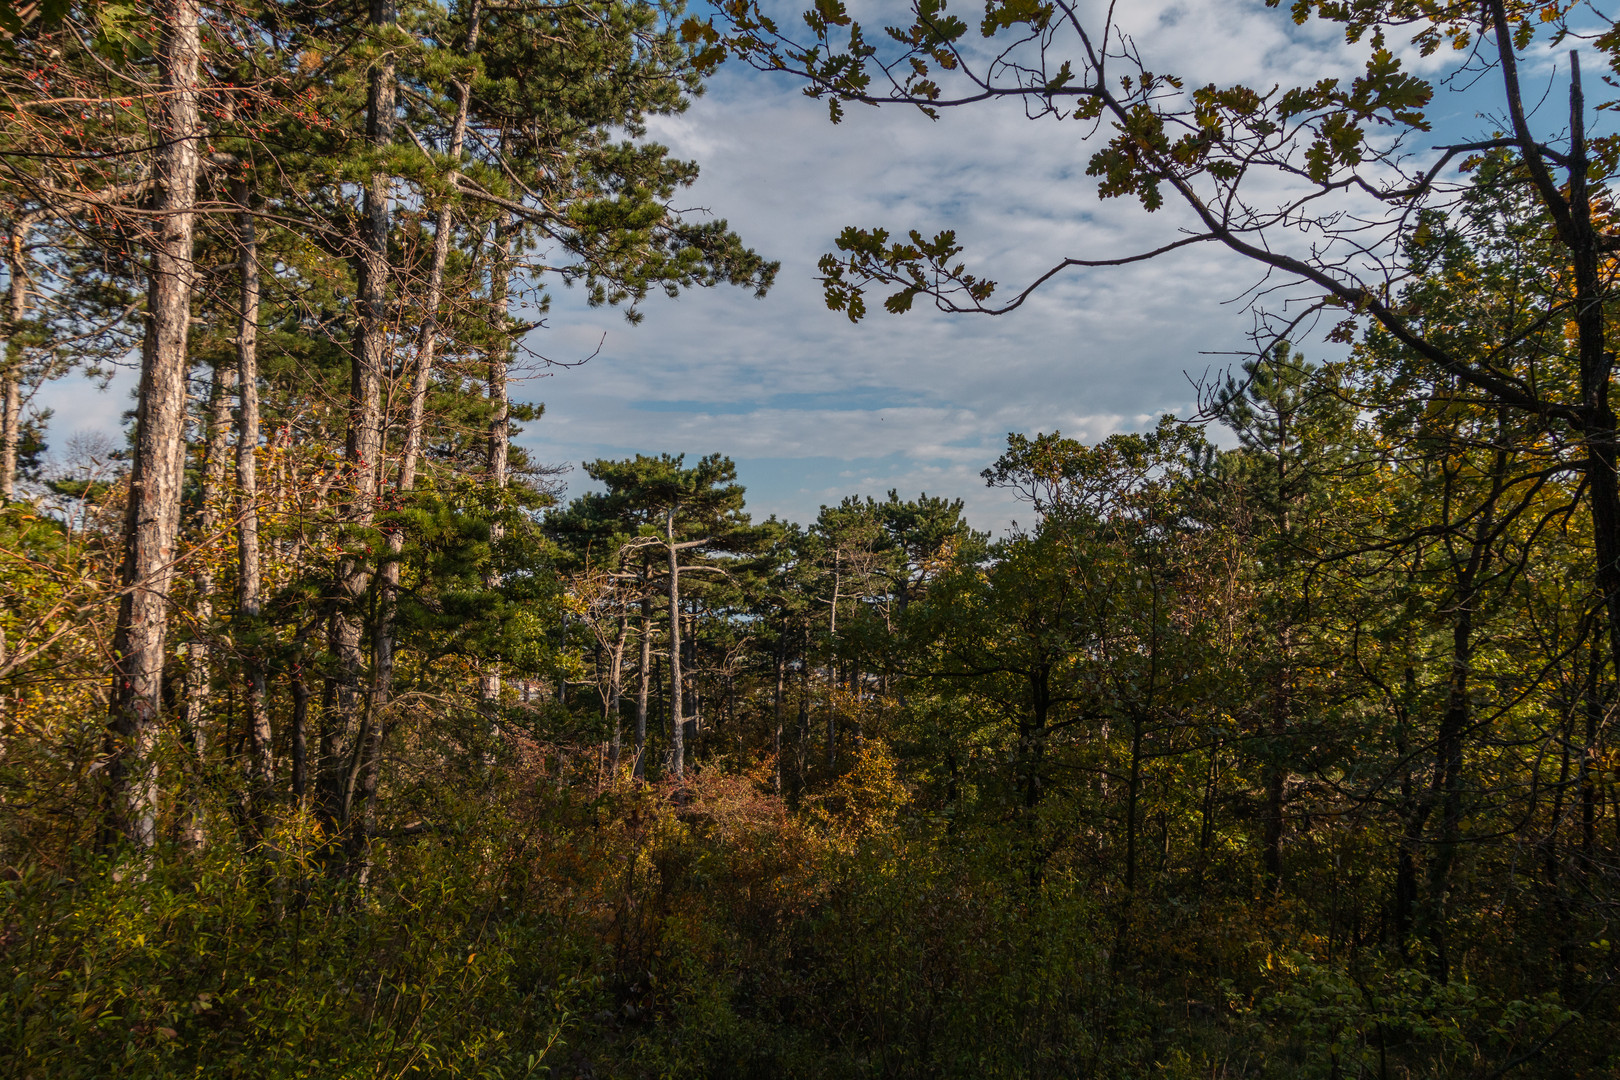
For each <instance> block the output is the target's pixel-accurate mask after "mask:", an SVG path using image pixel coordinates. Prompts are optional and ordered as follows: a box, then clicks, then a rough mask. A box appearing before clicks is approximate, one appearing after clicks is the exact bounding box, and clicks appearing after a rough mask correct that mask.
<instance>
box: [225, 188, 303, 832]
mask: <svg viewBox="0 0 1620 1080" xmlns="http://www.w3.org/2000/svg"><path fill="white" fill-rule="evenodd" d="M232 195H233V197H234V198H235V201H236V207H237V209H236V242H237V257H238V261H239V264H240V277H241V294H240V297H239V306H240V309H241V310H240V312H239V314H238V316H237V324H236V387H237V410H236V498H237V522H236V558H237V577H236V607H237V613H238V616H239V618H240V620H241V622H242V624H243V627H244V629H245V630H246V634H247V637H248V639H249V641H248V644H247V647H246V648H245V649H243V657H244V663H243V667H244V669H245V670H244V675H245V678H244V680H243V682H244V692H243V704H244V705H245V707H246V708H245V711H246V713H247V720H248V770H249V774H250V777H251V783H252V799H253V808H252V817H253V819H254V821H255V823H256V825H257V826H258V827H260V828H261V829H262V827H263V823H264V815H265V812H266V809H267V807H266V804H267V802H268V801H269V798H270V794H271V791H272V790H273V788H274V785H275V759H274V757H273V755H272V748H271V743H270V739H271V733H270V703H269V701H268V699H267V698H266V693H265V671H264V659H263V656H262V650H261V647H260V645H259V643H258V640H257V634H258V625H257V624H258V619H259V608H260V590H261V587H262V586H261V582H260V572H259V472H258V450H259V242H258V233H257V229H256V226H255V224H254V220H253V208H252V192H251V190H250V189H249V187H248V183H247V181H246V180H238V181H236V182H235V183H234V184H233V185H232ZM301 734H302V733H301V732H300V733H299V735H301Z"/></svg>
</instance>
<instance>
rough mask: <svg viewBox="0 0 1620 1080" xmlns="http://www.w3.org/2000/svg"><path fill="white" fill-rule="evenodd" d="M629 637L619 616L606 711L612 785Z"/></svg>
mask: <svg viewBox="0 0 1620 1080" xmlns="http://www.w3.org/2000/svg"><path fill="white" fill-rule="evenodd" d="M629 638H630V620H629V619H628V618H627V617H625V616H623V615H620V616H619V636H618V637H617V638H615V639H614V641H613V656H612V666H611V667H610V668H609V669H608V711H609V712H610V713H611V714H612V715H613V751H612V758H611V760H610V761H609V766H610V771H611V773H612V775H613V783H614V786H615V787H616V786H618V783H619V755H620V753H621V751H622V750H623V748H624V725H623V723H622V722H621V721H622V716H621V709H620V707H619V702H620V700H621V699H622V698H623V697H624V646H625V642H626V641H628V640H629Z"/></svg>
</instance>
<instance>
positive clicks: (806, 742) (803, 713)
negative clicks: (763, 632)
mask: <svg viewBox="0 0 1620 1080" xmlns="http://www.w3.org/2000/svg"><path fill="white" fill-rule="evenodd" d="M809 763H810V657H809V656H804V657H802V658H801V659H800V661H799V790H800V791H803V790H804V771H805V769H806V767H808V765H809Z"/></svg>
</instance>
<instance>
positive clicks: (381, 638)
mask: <svg viewBox="0 0 1620 1080" xmlns="http://www.w3.org/2000/svg"><path fill="white" fill-rule="evenodd" d="M479 11H480V0H473V5H472V9H471V11H470V12H469V15H468V19H469V22H468V29H467V55H468V56H471V55H473V54H474V53H475V52H476V51H477V50H478V31H479V29H480V23H479ZM456 95H457V97H456V115H455V119H454V121H453V122H452V123H451V127H450V145H449V148H448V149H447V151H446V156H448V157H449V158H450V161H451V187H454V186H455V176H456V175H458V174H459V173H460V171H461V167H460V166H461V152H462V147H463V145H464V143H465V141H466V137H467V111H468V106H469V104H470V101H471V97H472V94H471V91H470V90H469V88H468V85H467V84H465V83H457V84H456ZM454 232H455V223H454V220H453V217H452V215H451V205H450V200H449V199H448V198H447V199H446V200H445V202H444V204H443V205H442V206H440V207H439V211H438V215H437V217H436V218H435V220H434V232H433V254H432V256H431V257H430V259H429V262H428V277H427V284H426V286H425V288H424V289H423V295H422V326H421V329H420V331H419V332H418V334H417V341H416V363H415V365H414V366H413V367H412V370H411V391H410V401H409V405H408V406H407V410H406V418H405V439H404V445H403V446H402V447H401V449H400V455H399V477H398V480H397V482H396V484H395V490H396V492H397V493H398V495H399V496H400V497H405V496H406V495H408V493H409V492H411V491H412V490H414V489H415V487H416V469H417V464H418V462H419V461H420V460H421V455H422V440H423V424H424V418H425V416H426V412H427V392H428V386H429V384H431V382H432V381H433V365H434V362H435V359H436V357H437V355H438V347H439V308H440V306H441V305H442V304H443V302H444V268H445V266H446V264H447V263H448V262H449V260H450V242H451V239H452V238H453V236H454ZM404 549H405V533H404V531H403V530H402V529H400V528H399V527H397V526H396V527H394V528H390V529H389V530H388V555H387V557H386V558H385V559H384V561H383V564H382V566H381V567H380V568H379V570H378V579H379V580H378V583H377V584H378V612H377V624H376V626H375V628H374V629H373V631H372V654H373V655H372V675H371V703H370V715H371V716H372V718H373V722H374V723H376V724H377V725H378V728H379V730H381V724H382V718H383V711H384V709H386V708H387V705H388V701H389V699H390V697H391V696H392V692H393V685H394V648H395V644H396V642H395V633H394V617H395V610H396V608H397V605H398V596H399V575H400V554H401V552H403V551H404ZM366 767H367V769H368V770H369V769H374V768H375V767H376V763H375V762H374V761H368V764H367V766H366ZM371 787H372V789H373V790H374V789H375V784H372V785H371Z"/></svg>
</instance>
